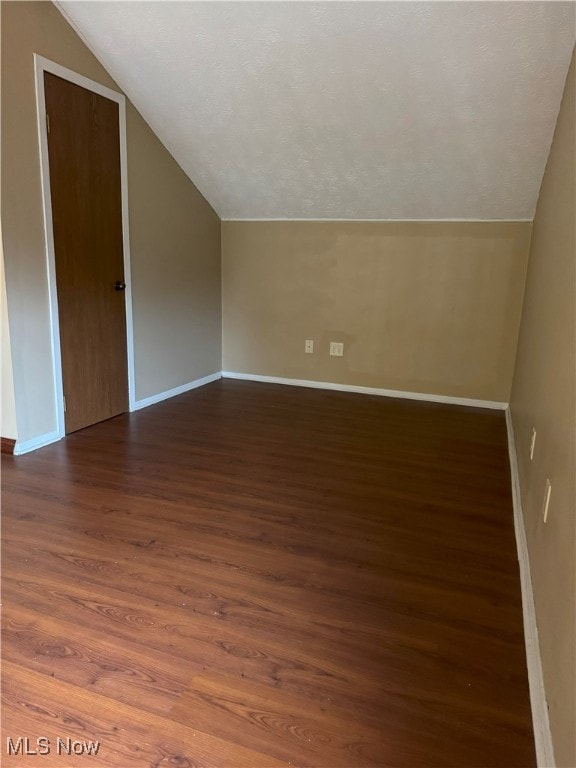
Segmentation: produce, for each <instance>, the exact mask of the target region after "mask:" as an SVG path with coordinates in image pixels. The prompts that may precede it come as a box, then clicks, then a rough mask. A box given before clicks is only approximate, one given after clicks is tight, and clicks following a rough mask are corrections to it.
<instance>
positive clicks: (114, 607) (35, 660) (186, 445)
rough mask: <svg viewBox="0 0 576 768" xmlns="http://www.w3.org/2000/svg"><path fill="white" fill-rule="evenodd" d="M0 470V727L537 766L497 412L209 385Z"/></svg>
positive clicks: (315, 754)
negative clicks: (0, 675) (0, 517)
mask: <svg viewBox="0 0 576 768" xmlns="http://www.w3.org/2000/svg"><path fill="white" fill-rule="evenodd" d="M3 469H4V472H3V505H4V522H3V604H4V608H3V610H4V621H3V635H4V640H3V650H2V653H3V659H4V676H5V682H4V687H3V697H4V708H3V711H4V715H3V718H4V731H3V732H4V737H5V738H6V737H8V736H10V737H12V738H17V737H18V736H30V737H31V738H33V739H36V738H37V737H38V736H44V735H45V736H48V737H50V736H52V738H53V739H55V738H56V737H57V736H58V735H59V736H61V737H66V736H71V737H73V738H80V737H78V736H76V735H75V734H82V738H84V739H87V738H90V739H99V740H100V741H101V751H100V752H99V754H98V755H97V756H96V757H94V756H92V757H90V760H91V761H92V762H91V763H90V764H93V765H106V766H118V767H126V768H130V766H132V765H134V766H164V765H166V766H168V765H177V766H194V768H196V767H197V766H213V765H214V766H216V765H217V766H226V768H235V766H262V768H273V766H279V765H285V766H287V765H293V766H301V767H302V768H308V767H310V768H352V767H353V766H358V768H363V767H364V766H378V767H384V768H385V767H387V766H390V767H392V766H406V767H409V766H439V767H440V766H443V767H444V766H454V768H464V767H468V766H470V767H477V768H486V767H487V766H491V767H492V766H493V767H494V768H496V767H497V766H502V767H505V768H510V767H511V766H515V767H516V768H522V767H528V766H534V765H535V756H534V745H533V736H532V728H531V717H530V707H529V696H528V684H527V675H526V662H525V652H524V641H523V630H522V611H521V597H520V584H519V574H518V563H517V560H516V550H515V543H514V531H513V521H512V510H511V498H510V483H509V468H508V460H507V454H506V428H505V422H504V415H503V414H502V413H499V412H492V411H482V410H477V409H465V408H459V407H454V406H445V405H439V404H427V403H419V402H412V401H402V400H391V399H386V398H378V397H369V396H364V395H354V394H345V393H339V392H325V391H320V390H307V389H298V388H292V387H281V386H274V385H267V384H255V383H252V382H240V381H219V382H215V383H213V384H210V385H208V386H206V387H203V388H202V389H198V390H194V391H193V392H190V393H187V394H186V395H182V396H181V397H178V398H175V399H173V400H171V401H167V402H165V403H162V404H159V405H157V406H154V407H152V408H149V409H147V410H144V411H140V412H138V413H135V414H131V415H123V416H119V417H117V418H115V419H113V420H110V421H107V422H105V423H102V424H97V425H95V426H94V427H91V428H90V429H88V430H84V431H82V432H78V433H75V434H74V435H71V436H69V437H68V438H66V440H64V441H62V442H60V443H57V444H54V445H52V446H48V447H46V448H44V449H42V450H40V451H38V452H36V453H35V454H28V455H26V456H22V457H4V458H3ZM3 749H5V745H3ZM3 757H4V760H3V762H2V764H3V765H4V764H6V765H8V766H15V765H21V764H25V765H30V766H34V765H38V766H40V765H59V766H62V765H68V764H70V765H72V764H73V763H67V762H64V761H63V758H62V756H59V759H60V762H58V761H57V760H56V757H55V756H54V755H53V754H51V755H49V756H48V758H47V757H45V756H36V757H34V756H29V757H27V758H25V760H26V762H25V763H24V762H23V761H22V758H17V757H15V756H7V755H6V754H4V755H3ZM66 759H67V760H68V759H69V758H66ZM75 759H76V760H78V758H75ZM49 760H52V761H53V762H49ZM19 761H20V762H19ZM85 761H88V758H87V757H86V758H85ZM98 761H100V762H98ZM77 765H78V763H77V762H76V763H74V766H75V768H76V766H77Z"/></svg>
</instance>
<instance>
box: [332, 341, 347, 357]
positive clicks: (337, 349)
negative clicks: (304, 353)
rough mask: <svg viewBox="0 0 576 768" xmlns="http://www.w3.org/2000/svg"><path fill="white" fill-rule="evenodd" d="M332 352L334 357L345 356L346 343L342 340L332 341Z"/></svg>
mask: <svg viewBox="0 0 576 768" xmlns="http://www.w3.org/2000/svg"><path fill="white" fill-rule="evenodd" d="M330 354H331V355H332V357H344V344H343V343H342V342H340V341H331V342H330Z"/></svg>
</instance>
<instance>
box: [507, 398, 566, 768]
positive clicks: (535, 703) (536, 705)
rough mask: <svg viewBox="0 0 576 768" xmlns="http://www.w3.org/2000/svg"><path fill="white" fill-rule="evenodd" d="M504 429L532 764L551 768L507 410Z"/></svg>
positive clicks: (551, 753)
mask: <svg viewBox="0 0 576 768" xmlns="http://www.w3.org/2000/svg"><path fill="white" fill-rule="evenodd" d="M506 429H507V432H508V453H509V455H510V475H511V481H512V506H513V509H514V530H515V532H516V546H517V548H518V562H519V564H520V585H521V588H522V612H523V614H524V641H525V644H526V663H527V666H528V684H529V686H530V704H531V707H532V723H533V726H534V741H535V744H536V762H537V764H538V768H554V767H555V765H556V763H555V760H554V745H553V742H552V732H551V731H550V720H549V718H548V703H547V701H546V691H545V689H544V676H543V674H542V660H541V658H540V645H539V642H538V626H537V623H536V609H535V606H534V593H533V591H532V579H531V577H530V559H529V556H528V546H527V544H526V532H525V529H524V516H523V513H522V497H521V495H520V477H519V475H518V457H517V455H516V442H515V440H514V426H513V424H512V414H511V412H510V408H507V409H506Z"/></svg>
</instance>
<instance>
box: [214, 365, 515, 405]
mask: <svg viewBox="0 0 576 768" xmlns="http://www.w3.org/2000/svg"><path fill="white" fill-rule="evenodd" d="M222 378H224V379H243V380H245V381H261V382H265V383H267V384H288V385H289V386H292V387H311V388H312V389H333V390H337V391H338V392H358V393H360V394H363V395H378V396H380V397H398V398H404V399H406V400H424V401H426V402H430V403H447V404H449V405H468V406H473V407H475V408H492V409H495V410H499V411H504V410H506V408H507V407H508V403H500V402H497V401H494V400H472V399H470V398H467V397H451V396H450V395H429V394H426V393H425V392H404V391H402V390H397V389H379V388H377V387H360V386H355V385H353V384H333V383H331V382H328V381H306V380H305V379H283V378H280V377H278V376H259V375H257V374H252V373H235V372H234V371H222Z"/></svg>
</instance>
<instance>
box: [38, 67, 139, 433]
mask: <svg viewBox="0 0 576 768" xmlns="http://www.w3.org/2000/svg"><path fill="white" fill-rule="evenodd" d="M44 90H45V95H46V112H47V126H48V154H49V163H50V192H51V198H52V223H53V229H54V246H55V252H56V282H57V290H58V314H59V322H60V347H61V354H62V376H63V384H64V397H65V408H66V411H65V422H66V433H69V432H74V431H75V430H77V429H81V428H82V427H87V426H88V425H90V424H94V423H95V422H98V421H103V420H104V419H109V418H111V417H112V416H116V415H118V414H119V413H123V412H125V411H127V410H128V366H127V355H126V312H125V298H124V290H123V287H122V286H124V260H123V247H122V208H121V191H120V132H119V115H118V104H117V103H116V102H114V101H111V100H110V99H106V98H104V97H103V96H100V95H98V94H96V93H93V92H92V91H88V90H86V89H85V88H81V87H80V86H79V85H75V84H73V83H70V82H68V81H67V80H63V79H62V78H60V77H56V76H55V75H52V74H50V73H48V72H46V73H44Z"/></svg>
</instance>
